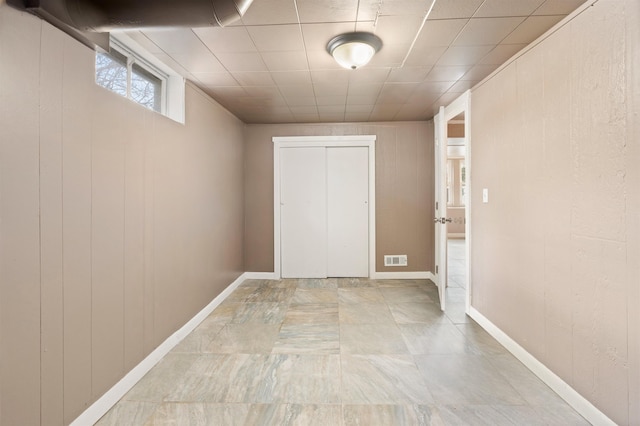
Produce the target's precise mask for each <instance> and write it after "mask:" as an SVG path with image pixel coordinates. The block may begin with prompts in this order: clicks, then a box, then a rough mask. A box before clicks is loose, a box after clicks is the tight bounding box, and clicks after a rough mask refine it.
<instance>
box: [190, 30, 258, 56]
mask: <svg viewBox="0 0 640 426" xmlns="http://www.w3.org/2000/svg"><path fill="white" fill-rule="evenodd" d="M193 31H194V33H195V34H196V35H197V36H198V38H199V39H200V40H202V43H204V44H205V45H206V46H207V47H208V48H209V50H211V51H212V52H213V53H215V54H218V53H222V52H234V53H239V52H255V51H256V50H257V49H256V46H255V45H254V43H253V40H252V39H251V37H250V36H249V33H248V32H247V30H246V28H244V27H224V28H222V27H207V28H194V30H193Z"/></svg>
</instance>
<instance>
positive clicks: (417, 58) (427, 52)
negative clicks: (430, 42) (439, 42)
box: [405, 46, 447, 67]
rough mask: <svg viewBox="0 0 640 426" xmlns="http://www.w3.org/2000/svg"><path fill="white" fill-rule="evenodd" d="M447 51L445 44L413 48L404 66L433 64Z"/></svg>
mask: <svg viewBox="0 0 640 426" xmlns="http://www.w3.org/2000/svg"><path fill="white" fill-rule="evenodd" d="M446 51H447V46H434V47H429V48H422V49H419V48H414V49H413V50H412V51H411V54H410V55H409V57H408V58H407V62H406V63H405V65H406V66H412V67H414V66H433V65H434V64H436V63H437V62H438V60H439V59H440V57H441V56H442V55H443V54H444V52H446Z"/></svg>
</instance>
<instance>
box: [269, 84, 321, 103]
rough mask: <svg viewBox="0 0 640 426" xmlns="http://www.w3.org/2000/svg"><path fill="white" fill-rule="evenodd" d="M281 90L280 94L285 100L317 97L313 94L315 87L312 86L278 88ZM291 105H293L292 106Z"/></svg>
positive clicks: (301, 85)
mask: <svg viewBox="0 0 640 426" xmlns="http://www.w3.org/2000/svg"><path fill="white" fill-rule="evenodd" d="M278 89H280V93H282V96H284V97H285V98H287V99H288V98H305V97H311V98H313V97H315V93H313V86H312V85H311V84H296V85H290V86H278ZM290 105H291V104H290Z"/></svg>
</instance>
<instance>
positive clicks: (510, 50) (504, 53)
mask: <svg viewBox="0 0 640 426" xmlns="http://www.w3.org/2000/svg"><path fill="white" fill-rule="evenodd" d="M526 46H527V45H526V44H499V45H498V46H496V47H495V49H493V50H491V51H490V52H489V53H488V54H487V55H485V56H484V57H483V58H482V59H480V61H478V64H480V65H502V64H504V63H505V62H506V61H507V60H508V59H509V58H511V57H512V56H513V55H515V54H516V53H518V52H519V51H521V50H522V49H524V48H525V47H526Z"/></svg>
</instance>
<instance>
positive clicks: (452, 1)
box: [429, 0, 484, 20]
mask: <svg viewBox="0 0 640 426" xmlns="http://www.w3.org/2000/svg"><path fill="white" fill-rule="evenodd" d="M483 1H484V0H447V1H442V0H438V1H436V4H435V5H434V6H433V9H432V10H431V14H430V15H429V19H430V20H431V19H453V18H471V17H472V16H473V14H474V13H475V12H476V10H478V8H479V7H480V5H481V4H482V2H483Z"/></svg>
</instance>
